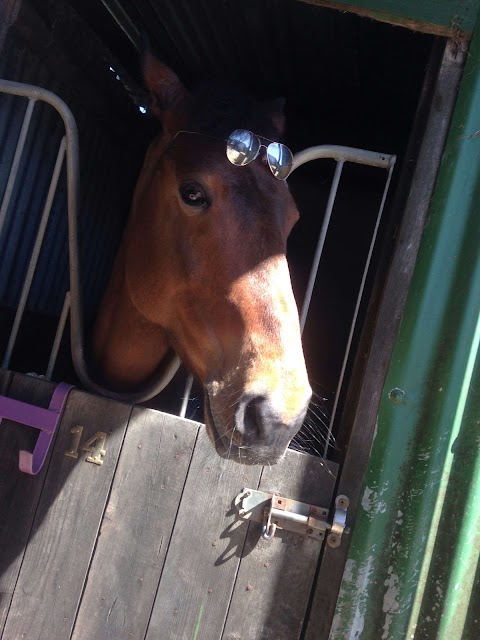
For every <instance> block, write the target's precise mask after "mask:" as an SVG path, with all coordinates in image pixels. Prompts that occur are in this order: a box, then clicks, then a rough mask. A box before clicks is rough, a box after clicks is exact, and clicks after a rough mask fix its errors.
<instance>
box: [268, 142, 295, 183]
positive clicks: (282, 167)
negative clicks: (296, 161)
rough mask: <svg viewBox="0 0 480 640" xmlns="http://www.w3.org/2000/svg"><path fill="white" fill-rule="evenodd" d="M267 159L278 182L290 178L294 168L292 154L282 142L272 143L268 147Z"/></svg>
mask: <svg viewBox="0 0 480 640" xmlns="http://www.w3.org/2000/svg"><path fill="white" fill-rule="evenodd" d="M267 159H268V165H269V167H270V170H271V172H272V173H273V175H274V176H275V178H277V179H278V180H285V178H288V175H289V174H290V171H291V170H292V166H293V156H292V152H291V151H290V149H289V148H288V147H286V146H285V145H284V144H280V142H271V143H270V144H269V145H268V147H267Z"/></svg>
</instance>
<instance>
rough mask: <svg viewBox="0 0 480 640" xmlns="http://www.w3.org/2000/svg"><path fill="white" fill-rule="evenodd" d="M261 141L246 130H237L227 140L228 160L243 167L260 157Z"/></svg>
mask: <svg viewBox="0 0 480 640" xmlns="http://www.w3.org/2000/svg"><path fill="white" fill-rule="evenodd" d="M259 150H260V141H259V139H258V138H257V136H255V135H253V133H252V132H251V131H247V130H246V129H235V131H234V132H233V133H231V134H230V136H229V138H228V140H227V158H228V159H229V160H230V162H231V163H232V164H235V165H237V167H243V166H244V165H246V164H248V163H249V162H251V161H252V160H255V158H256V157H257V155H258V152H259Z"/></svg>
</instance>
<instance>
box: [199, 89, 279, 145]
mask: <svg viewBox="0 0 480 640" xmlns="http://www.w3.org/2000/svg"><path fill="white" fill-rule="evenodd" d="M273 106H274V101H272V100H258V99H256V98H255V97H253V95H251V93H249V92H248V90H246V89H245V88H244V87H241V86H239V85H236V84H225V83H221V84H220V83H218V82H216V81H214V80H212V81H208V82H204V83H202V84H201V85H200V86H198V87H197V88H196V89H195V90H194V91H193V102H192V114H191V118H190V121H189V124H188V129H189V130H190V131H198V133H206V134H209V135H212V136H215V137H218V138H227V137H228V136H229V134H230V133H231V132H232V131H233V130H234V129H249V130H250V131H253V132H254V133H256V134H258V135H260V136H263V137H265V138H269V139H278V132H277V131H276V130H275V127H274V125H273V123H272V119H271V112H272V107H273Z"/></svg>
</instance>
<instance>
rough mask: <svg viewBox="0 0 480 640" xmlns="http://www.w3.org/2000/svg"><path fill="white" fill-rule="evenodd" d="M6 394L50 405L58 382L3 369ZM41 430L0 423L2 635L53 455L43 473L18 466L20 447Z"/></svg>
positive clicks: (28, 445)
mask: <svg viewBox="0 0 480 640" xmlns="http://www.w3.org/2000/svg"><path fill="white" fill-rule="evenodd" d="M0 383H1V387H2V395H7V396H9V397H12V398H15V399H17V400H23V401H24V402H30V403H32V404H35V405H37V406H39V407H44V408H45V407H48V405H49V402H50V398H51V395H52V393H53V390H54V389H55V384H53V383H50V382H45V381H44V380H39V379H38V378H32V377H28V376H23V375H21V374H15V375H13V374H12V373H11V372H9V371H2V372H1V378H0ZM37 437H38V431H36V430H35V429H32V428H31V427H26V426H25V425H20V424H17V423H14V422H11V421H9V420H3V421H2V423H1V424H0V636H1V633H2V629H3V627H4V625H5V620H6V617H7V613H8V610H9V607H10V603H11V600H12V595H13V591H14V588H15V584H16V581H17V577H18V573H19V571H20V566H21V564H22V560H23V555H24V552H25V546H26V544H27V540H28V538H29V535H30V531H31V528H32V523H33V518H34V515H35V510H36V508H37V505H38V501H39V498H40V493H41V491H42V487H43V483H44V480H45V474H46V469H47V467H48V462H49V457H47V459H46V461H45V465H44V467H43V469H42V470H41V471H40V473H39V474H38V475H36V476H29V475H27V474H25V473H22V472H21V471H20V470H19V468H18V453H19V451H20V449H26V450H30V451H31V450H33V447H34V444H35V442H36V439H37Z"/></svg>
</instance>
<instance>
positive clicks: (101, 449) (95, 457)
mask: <svg viewBox="0 0 480 640" xmlns="http://www.w3.org/2000/svg"><path fill="white" fill-rule="evenodd" d="M70 433H71V434H72V438H71V440H70V447H69V449H68V451H65V455H66V456H68V457H69V458H78V447H79V446H80V440H81V438H82V433H83V427H81V426H77V427H73V428H72V429H70ZM106 441H107V434H106V433H104V432H103V431H97V433H95V434H94V435H93V436H92V437H91V438H89V439H88V440H86V441H85V442H84V443H83V447H82V451H88V452H89V453H90V454H91V455H89V456H87V457H86V458H85V461H86V462H93V464H98V465H100V464H103V458H104V456H105V455H106V453H107V450H106V449H105V443H106Z"/></svg>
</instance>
